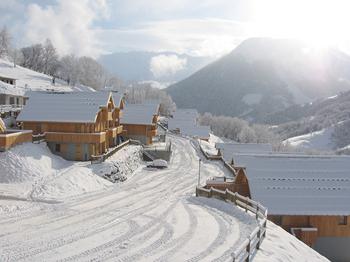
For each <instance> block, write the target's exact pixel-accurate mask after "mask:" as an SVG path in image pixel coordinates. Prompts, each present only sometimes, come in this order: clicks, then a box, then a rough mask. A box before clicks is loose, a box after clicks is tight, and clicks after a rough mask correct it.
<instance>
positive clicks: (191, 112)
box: [173, 108, 198, 121]
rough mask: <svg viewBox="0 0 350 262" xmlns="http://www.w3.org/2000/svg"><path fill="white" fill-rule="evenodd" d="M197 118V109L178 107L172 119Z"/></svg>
mask: <svg viewBox="0 0 350 262" xmlns="http://www.w3.org/2000/svg"><path fill="white" fill-rule="evenodd" d="M197 118H198V111H197V110H196V109H192V108H178V109H177V110H176V111H175V112H174V114H173V119H176V120H188V121H192V120H194V121H196V119H197Z"/></svg>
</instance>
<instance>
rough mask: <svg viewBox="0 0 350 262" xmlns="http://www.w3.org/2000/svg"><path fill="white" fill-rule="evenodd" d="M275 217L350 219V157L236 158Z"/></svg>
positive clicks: (253, 193) (253, 194) (253, 192)
mask: <svg viewBox="0 0 350 262" xmlns="http://www.w3.org/2000/svg"><path fill="white" fill-rule="evenodd" d="M234 163H235V166H244V167H246V170H245V173H246V176H247V178H248V182H249V188H250V193H251V197H252V199H254V200H256V201H259V202H260V203H262V204H263V205H264V206H266V207H267V208H268V209H269V214H271V215H344V216H345V215H350V209H349V203H350V172H349V170H350V157H343V156H308V155H283V154H280V155H275V154H264V155H263V154H262V155H252V154H250V155H249V154H236V155H234Z"/></svg>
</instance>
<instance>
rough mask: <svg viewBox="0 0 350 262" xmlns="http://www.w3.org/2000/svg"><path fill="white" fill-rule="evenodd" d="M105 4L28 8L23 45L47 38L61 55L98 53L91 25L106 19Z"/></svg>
mask: <svg viewBox="0 0 350 262" xmlns="http://www.w3.org/2000/svg"><path fill="white" fill-rule="evenodd" d="M107 10H108V9H107V3H106V1H105V0H80V1H71V0H59V1H57V4H56V5H48V6H46V7H41V6H40V5H38V4H30V5H29V6H28V19H27V21H26V23H25V28H26V32H25V37H26V40H27V42H30V43H37V42H43V41H44V40H45V39H46V38H50V39H51V41H52V42H53V44H54V45H55V47H56V48H57V50H58V52H59V53H60V54H61V55H64V54H70V53H73V54H75V55H89V56H93V57H96V56H98V55H99V54H100V53H101V51H102V50H101V43H100V41H99V39H98V37H97V36H96V33H95V29H94V28H93V27H92V25H93V22H94V21H95V20H97V19H102V18H105V17H108V11H107Z"/></svg>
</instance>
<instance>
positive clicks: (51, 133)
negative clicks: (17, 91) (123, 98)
mask: <svg viewBox="0 0 350 262" xmlns="http://www.w3.org/2000/svg"><path fill="white" fill-rule="evenodd" d="M115 97H117V95H115ZM118 103H119V104H118V105H117V107H116V105H115V103H114V100H113V96H112V94H111V93H110V92H72V93H42V92H32V93H31V94H30V95H29V99H28V102H27V104H26V105H25V106H24V108H23V110H22V111H21V113H20V114H19V116H18V118H17V122H18V123H19V124H20V126H21V127H22V128H23V129H30V130H33V133H34V135H38V134H44V135H45V139H46V142H47V145H48V147H49V148H50V149H51V151H52V152H53V153H55V154H57V155H60V156H62V157H63V158H65V159H67V160H80V161H86V160H90V159H91V156H92V155H95V156H96V155H102V154H104V153H105V152H106V151H107V149H108V148H109V147H112V146H115V145H118V144H119V143H120V141H121V140H122V138H121V134H122V131H123V128H122V126H121V125H120V123H119V122H120V121H119V117H120V108H119V107H118V106H120V103H121V102H120V101H118Z"/></svg>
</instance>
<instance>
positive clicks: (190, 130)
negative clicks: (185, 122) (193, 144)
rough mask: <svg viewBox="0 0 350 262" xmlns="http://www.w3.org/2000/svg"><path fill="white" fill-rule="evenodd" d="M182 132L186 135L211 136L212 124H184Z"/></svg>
mask: <svg viewBox="0 0 350 262" xmlns="http://www.w3.org/2000/svg"><path fill="white" fill-rule="evenodd" d="M180 130H181V134H183V135H186V136H193V137H200V138H209V134H210V126H184V127H183V128H182V129H180Z"/></svg>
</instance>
